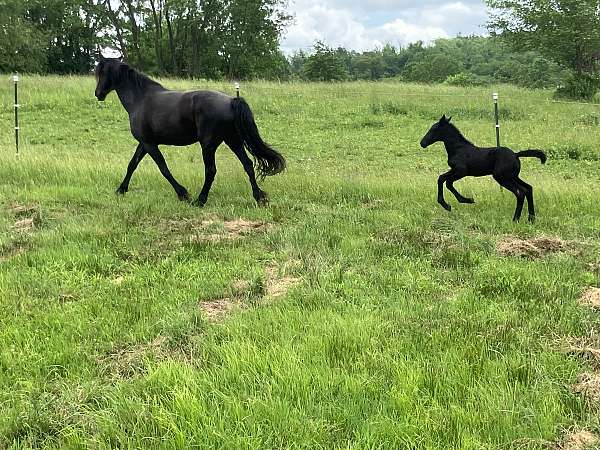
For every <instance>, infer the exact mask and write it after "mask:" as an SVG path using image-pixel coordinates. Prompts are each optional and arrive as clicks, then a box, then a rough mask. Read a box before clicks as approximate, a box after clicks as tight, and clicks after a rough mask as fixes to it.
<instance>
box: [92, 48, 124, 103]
mask: <svg viewBox="0 0 600 450" xmlns="http://www.w3.org/2000/svg"><path fill="white" fill-rule="evenodd" d="M121 66H122V62H121V60H120V59H117V58H105V57H104V56H102V55H100V60H99V61H98V65H96V69H95V71H94V74H95V76H96V92H95V95H96V98H97V99H98V100H100V101H101V102H102V101H104V100H105V99H106V96H107V95H108V94H110V93H111V91H113V90H114V89H115V88H116V87H117V84H118V82H119V74H120V71H121Z"/></svg>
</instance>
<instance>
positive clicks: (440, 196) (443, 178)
mask: <svg viewBox="0 0 600 450" xmlns="http://www.w3.org/2000/svg"><path fill="white" fill-rule="evenodd" d="M453 174H454V171H452V170H450V171H449V172H446V173H444V174H442V175H440V177H439V178H438V203H439V204H440V205H442V208H444V209H445V210H446V211H452V207H451V206H450V205H449V204H448V203H446V200H445V199H444V183H446V181H447V180H448V178H450V177H451V176H452V175H453Z"/></svg>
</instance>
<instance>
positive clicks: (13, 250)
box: [0, 245, 27, 263]
mask: <svg viewBox="0 0 600 450" xmlns="http://www.w3.org/2000/svg"><path fill="white" fill-rule="evenodd" d="M26 250H27V249H26V248H25V247H23V246H21V245H9V246H8V247H0V263H3V262H6V261H9V260H11V259H13V258H16V257H17V256H21V255H22V254H24V253H25V252H26Z"/></svg>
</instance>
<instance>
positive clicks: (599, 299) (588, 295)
mask: <svg viewBox="0 0 600 450" xmlns="http://www.w3.org/2000/svg"><path fill="white" fill-rule="evenodd" d="M579 301H580V302H581V304H582V305H586V306H591V307H593V308H597V309H600V288H596V287H592V288H589V289H586V290H585V291H584V292H583V294H582V296H581V298H580V299H579Z"/></svg>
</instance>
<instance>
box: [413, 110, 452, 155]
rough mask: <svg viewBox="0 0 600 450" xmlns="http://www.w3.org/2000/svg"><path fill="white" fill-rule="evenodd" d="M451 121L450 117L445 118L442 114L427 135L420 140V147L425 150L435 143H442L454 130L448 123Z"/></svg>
mask: <svg viewBox="0 0 600 450" xmlns="http://www.w3.org/2000/svg"><path fill="white" fill-rule="evenodd" d="M451 120H452V117H448V118H446V115H445V114H444V115H443V116H442V118H441V119H440V120H439V122H436V123H434V124H433V126H432V127H431V128H430V129H429V131H428V132H427V134H426V135H425V136H423V139H421V147H423V148H427V147H429V146H430V145H432V144H435V143H436V142H440V141H443V140H444V138H445V137H446V136H448V134H449V133H450V132H452V131H454V130H456V128H455V127H454V125H452V124H451V123H450V121H451Z"/></svg>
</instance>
